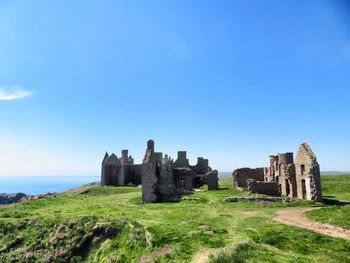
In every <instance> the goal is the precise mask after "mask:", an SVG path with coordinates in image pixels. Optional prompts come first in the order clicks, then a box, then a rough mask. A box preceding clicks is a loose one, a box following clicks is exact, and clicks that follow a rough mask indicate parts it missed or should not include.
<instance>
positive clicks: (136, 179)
mask: <svg viewBox="0 0 350 263" xmlns="http://www.w3.org/2000/svg"><path fill="white" fill-rule="evenodd" d="M129 169H130V173H131V181H130V183H131V184H133V185H141V184H142V164H133V165H130V168H129Z"/></svg>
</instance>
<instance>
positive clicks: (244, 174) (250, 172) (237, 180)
mask: <svg viewBox="0 0 350 263" xmlns="http://www.w3.org/2000/svg"><path fill="white" fill-rule="evenodd" d="M232 176H233V183H234V185H235V186H236V187H243V188H247V187H248V185H247V180H248V179H255V180H257V181H264V168H255V169H251V168H240V169H237V170H234V171H233V174H232Z"/></svg>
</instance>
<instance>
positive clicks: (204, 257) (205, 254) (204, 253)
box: [192, 250, 210, 263]
mask: <svg viewBox="0 0 350 263" xmlns="http://www.w3.org/2000/svg"><path fill="white" fill-rule="evenodd" d="M209 256H210V251H209V250H201V251H200V252H199V253H198V254H197V256H196V257H195V258H194V260H193V261H192V262H193V263H205V262H207V261H208V259H209Z"/></svg>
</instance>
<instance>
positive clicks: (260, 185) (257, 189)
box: [248, 179, 281, 196]
mask: <svg viewBox="0 0 350 263" xmlns="http://www.w3.org/2000/svg"><path fill="white" fill-rule="evenodd" d="M248 191H249V192H250V193H252V194H264V195H273V196H280V195H281V194H280V192H279V189H278V186H277V184H276V183H274V182H261V181H256V180H254V179H248Z"/></svg>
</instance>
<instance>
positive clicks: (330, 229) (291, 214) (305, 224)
mask: <svg viewBox="0 0 350 263" xmlns="http://www.w3.org/2000/svg"><path fill="white" fill-rule="evenodd" d="M314 209H320V207H297V208H290V209H281V210H279V211H278V212H277V213H276V216H275V218H274V220H276V221H277V222H279V223H282V224H286V225H290V226H295V227H300V228H305V229H307V230H310V231H314V232H317V233H320V234H323V235H327V236H332V237H337V238H343V239H347V240H350V230H348V229H344V228H341V227H337V226H333V225H329V224H323V223H319V222H316V221H313V220H311V219H309V218H307V217H306V216H305V215H304V213H305V212H307V211H311V210H314Z"/></svg>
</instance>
